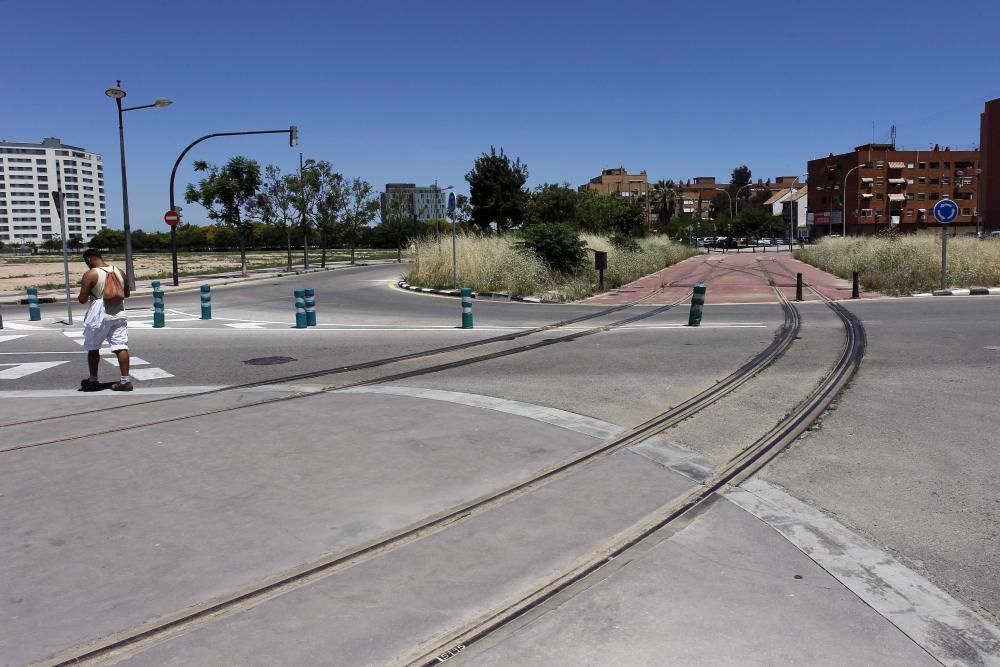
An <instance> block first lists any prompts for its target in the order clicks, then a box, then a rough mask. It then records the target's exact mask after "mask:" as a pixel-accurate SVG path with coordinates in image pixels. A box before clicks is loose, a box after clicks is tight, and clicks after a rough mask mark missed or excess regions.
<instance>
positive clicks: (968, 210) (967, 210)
mask: <svg viewBox="0 0 1000 667" xmlns="http://www.w3.org/2000/svg"><path fill="white" fill-rule="evenodd" d="M962 215H972V209H971V208H963V209H962Z"/></svg>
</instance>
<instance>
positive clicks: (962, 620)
mask: <svg viewBox="0 0 1000 667" xmlns="http://www.w3.org/2000/svg"><path fill="white" fill-rule="evenodd" d="M724 495H725V497H726V498H728V499H729V500H730V501H732V502H733V503H735V504H736V505H738V506H739V507H741V508H743V509H744V510H746V511H747V512H749V513H750V514H753V515H754V516H756V517H757V518H758V519H760V520H761V521H763V522H764V523H766V524H768V525H769V526H771V527H772V528H774V529H775V530H777V531H778V532H779V533H781V534H782V535H783V536H784V537H785V539H787V540H788V541H789V542H791V543H792V544H794V545H795V546H796V547H798V548H799V549H800V550H801V551H802V552H803V553H804V554H806V555H807V556H809V558H811V559H812V560H814V561H815V562H816V563H817V564H818V565H819V566H820V567H822V568H823V569H824V570H826V571H827V572H829V573H830V574H831V575H833V576H834V577H835V578H836V579H837V580H838V581H840V582H841V583H842V584H844V585H845V586H847V588H849V589H850V590H851V591H853V592H854V594H855V595H857V596H858V597H859V598H861V599H862V600H863V601H864V602H865V603H866V604H868V605H869V606H870V607H871V608H872V609H874V610H875V611H877V612H878V613H879V614H881V615H882V616H883V617H885V618H886V619H887V620H888V621H889V622H890V623H892V624H893V625H895V626H896V627H898V628H899V629H900V630H902V631H903V632H904V633H905V634H906V635H907V636H909V637H910V639H912V640H913V641H915V642H916V643H917V644H918V645H920V646H921V647H922V648H923V649H924V650H926V651H927V652H928V653H930V654H931V655H932V656H933V657H934V658H936V659H937V660H938V661H940V662H941V663H943V664H945V665H955V666H956V667H957V666H959V665H968V664H977V665H1000V630H998V629H997V628H996V627H994V626H993V625H991V624H990V623H988V622H987V621H986V620H985V619H983V618H982V617H981V616H979V615H978V614H976V613H975V612H973V611H972V610H970V609H969V608H967V607H966V606H964V605H963V604H962V603H961V602H959V601H958V600H956V599H954V598H953V597H951V596H950V595H948V594H947V593H946V592H944V591H943V590H941V589H940V588H938V587H937V586H935V585H934V584H932V583H931V582H930V581H928V580H927V579H926V578H924V577H922V576H921V575H919V574H917V573H916V572H914V571H912V570H910V569H909V568H907V567H905V566H904V565H903V564H902V563H900V562H899V561H897V560H896V559H895V558H893V557H892V556H891V555H889V554H888V553H886V552H885V551H883V550H882V549H879V548H878V547H877V546H876V545H874V544H873V543H871V542H869V541H868V540H866V539H864V538H862V537H861V536H859V535H856V534H855V533H853V532H851V531H850V530H848V529H847V528H846V527H845V526H843V525H842V524H841V523H839V522H837V521H836V520H834V519H832V518H830V517H829V516H827V515H826V514H823V513H822V512H820V511H819V510H817V509H815V508H813V507H810V506H809V505H807V504H805V503H803V502H802V501H800V500H798V499H796V498H793V497H792V496H790V495H788V494H787V493H785V492H784V491H781V490H780V489H778V488H776V487H774V486H772V485H770V484H768V483H767V482H764V481H762V480H757V479H752V480H749V481H747V482H745V483H744V484H743V485H742V486H741V487H739V488H736V489H733V490H731V491H728V492H726V493H725V494H724ZM970 654H972V655H970Z"/></svg>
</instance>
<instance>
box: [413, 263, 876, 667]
mask: <svg viewBox="0 0 1000 667" xmlns="http://www.w3.org/2000/svg"><path fill="white" fill-rule="evenodd" d="M760 268H761V271H762V272H763V273H764V274H765V276H766V277H767V278H768V280H769V281H770V282H771V285H772V288H773V289H774V291H775V294H776V295H777V296H778V298H779V300H780V301H781V303H782V304H783V305H786V306H789V307H791V308H792V309H793V310H794V306H791V304H789V303H788V301H787V299H786V298H785V297H784V296H783V295H782V293H781V291H780V289H779V288H777V287H775V286H774V283H773V279H772V278H771V276H770V273H769V272H768V271H767V269H765V268H764V267H760ZM809 289H811V290H812V291H813V292H814V293H815V294H816V295H817V296H818V297H819V298H820V300H821V301H823V302H824V303H825V304H826V305H827V306H828V307H829V308H831V310H833V311H834V313H835V314H836V315H837V316H838V317H839V318H840V320H841V323H842V325H843V328H844V346H843V349H842V351H841V355H840V357H839V358H838V360H837V362H836V363H835V364H834V365H833V366H832V368H831V369H830V371H829V372H828V373H827V374H826V376H825V377H824V378H823V380H822V381H821V382H820V383H819V384H818V385H817V386H816V387H815V388H814V389H813V391H812V392H810V394H809V395H808V396H807V397H806V398H805V399H804V400H803V401H802V402H801V403H799V405H798V406H797V407H796V408H794V409H793V410H792V411H791V412H790V413H789V414H788V415H786V416H785V417H784V418H783V419H782V420H781V421H780V422H778V424H776V425H775V426H774V428H772V429H771V430H770V431H768V432H767V433H765V434H764V435H763V436H761V437H760V438H758V439H757V440H756V441H755V442H754V443H753V444H751V445H750V446H749V447H747V448H746V449H744V450H743V451H742V452H740V453H739V454H737V455H736V456H734V457H733V458H732V459H730V460H729V461H728V462H726V463H725V464H724V465H723V466H721V467H720V468H719V469H718V470H717V471H716V472H715V473H714V474H713V475H712V477H711V478H709V479H708V480H706V481H704V482H701V483H698V484H697V485H696V486H695V487H694V488H692V489H691V490H689V491H687V492H686V493H684V494H682V495H680V496H679V497H677V498H675V499H673V500H672V501H670V502H668V503H667V504H665V505H664V506H662V507H661V508H660V510H658V511H656V512H653V513H652V514H650V515H648V516H647V517H646V518H645V519H644V520H642V521H641V522H639V523H637V524H635V525H634V526H633V528H632V529H631V530H630V531H629V532H628V533H627V534H625V535H624V536H619V537H618V539H617V540H615V541H614V542H610V543H607V544H605V546H604V547H603V548H601V549H599V550H597V551H595V552H593V553H592V554H590V555H589V557H587V558H586V559H584V561H583V562H582V563H581V562H577V563H576V564H575V565H573V566H571V567H569V568H567V569H565V570H564V571H563V572H561V573H559V574H558V575H557V576H555V577H551V578H550V579H549V580H548V582H546V583H545V584H543V585H541V586H538V587H536V588H535V589H534V590H532V591H529V592H528V593H527V594H525V595H524V596H523V597H521V598H520V599H519V600H517V601H516V602H514V603H511V604H508V605H507V606H505V607H503V608H500V609H494V610H492V611H491V612H489V613H487V614H484V615H482V616H481V617H480V618H478V619H477V620H476V621H474V622H472V623H469V624H467V625H466V626H464V627H462V628H458V629H453V630H452V631H451V632H450V633H448V634H446V635H443V636H439V637H438V638H437V639H436V640H434V641H432V642H429V643H427V644H425V645H423V646H421V647H418V648H417V649H416V650H415V651H414V652H413V653H411V654H410V655H409V656H406V657H404V659H402V660H401V661H399V662H398V664H404V665H410V666H420V667H430V666H431V665H439V664H441V663H442V662H445V661H446V660H450V659H451V658H453V657H455V656H457V655H461V654H462V653H463V652H464V651H465V650H466V649H467V648H468V647H470V646H472V645H474V644H476V643H477V642H481V641H483V640H486V639H487V638H489V637H490V636H491V635H493V634H494V633H496V632H498V631H500V630H501V629H502V628H505V627H507V626H508V625H510V624H511V623H513V622H515V621H517V620H518V619H521V618H523V617H525V616H526V615H528V614H530V613H531V612H533V611H534V610H536V609H539V608H540V607H541V606H542V605H544V604H545V603H546V602H548V601H550V600H552V599H553V598H555V597H556V596H558V595H559V594H561V593H563V592H565V591H567V590H568V589H570V588H571V587H575V586H579V585H581V584H582V583H583V582H584V581H585V580H587V579H588V578H590V577H593V576H595V575H596V574H597V573H598V571H599V570H601V568H603V567H604V566H605V565H607V564H608V563H610V562H612V561H613V560H615V559H618V558H621V557H623V556H626V555H627V554H628V552H629V551H630V550H633V549H636V548H637V547H639V546H640V545H642V544H644V543H645V542H646V541H648V540H650V539H652V538H654V536H656V535H662V533H663V531H665V530H667V529H669V528H670V527H671V525H672V524H675V523H679V522H680V521H681V520H683V519H685V518H687V517H689V516H691V515H693V514H694V513H695V512H696V511H698V510H699V509H700V508H702V507H703V506H705V505H706V504H707V503H708V502H710V501H711V500H713V499H714V498H716V497H717V494H718V493H719V492H720V491H723V490H725V489H726V488H728V487H733V486H738V485H739V484H741V483H743V482H744V481H746V480H747V479H749V478H750V477H752V476H753V475H755V474H756V473H757V472H759V471H760V470H761V469H762V468H763V467H764V466H766V465H767V464H768V463H769V462H770V461H771V460H773V459H774V458H775V457H776V456H778V455H779V454H780V453H781V452H782V451H784V450H785V449H786V448H787V447H788V446H789V445H791V444H792V443H793V442H794V441H795V440H796V439H797V438H798V437H799V436H801V435H802V433H804V432H805V430H806V429H807V428H808V427H809V425H811V424H812V423H813V422H814V421H815V420H816V419H817V418H819V416H820V415H822V414H823V412H824V411H825V410H826V409H827V408H828V407H829V406H830V403H831V402H832V401H833V400H834V398H835V397H836V396H837V395H838V394H839V393H840V391H842V390H843V389H844V388H845V387H846V386H847V384H848V383H849V381H850V379H851V377H853V375H854V373H855V372H856V371H857V369H858V367H859V366H860V363H861V360H862V358H863V356H864V352H865V347H866V336H865V330H864V326H863V325H862V324H861V321H860V320H859V319H858V318H857V317H856V316H855V315H854V314H853V313H851V312H850V311H848V310H847V309H846V308H844V307H842V306H841V305H840V304H838V303H836V302H834V301H832V300H831V299H829V298H827V297H826V296H825V295H823V294H822V293H821V292H820V291H819V290H817V289H815V288H814V287H813V286H812V285H809ZM796 312H797V311H796Z"/></svg>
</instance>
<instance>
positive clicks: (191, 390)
mask: <svg viewBox="0 0 1000 667" xmlns="http://www.w3.org/2000/svg"><path fill="white" fill-rule="evenodd" d="M228 388H229V387H228V386H227V385H222V384H207V385H172V386H159V387H157V386H149V387H147V386H146V385H137V386H136V388H135V393H132V394H129V395H130V396H135V395H136V393H140V395H150V396H174V395H182V394H201V393H203V392H206V391H218V390H220V389H228ZM322 390H323V385H318V384H315V385H304V384H273V385H261V386H257V387H247V388H245V389H239V390H238V391H245V392H248V393H254V394H266V393H271V394H288V393H294V394H314V393H318V392H321V391H322ZM112 395H119V394H117V392H112V391H101V392H95V393H84V392H81V391H80V390H78V389H13V390H10V391H0V398H73V397H76V398H84V397H87V398H89V397H92V396H112Z"/></svg>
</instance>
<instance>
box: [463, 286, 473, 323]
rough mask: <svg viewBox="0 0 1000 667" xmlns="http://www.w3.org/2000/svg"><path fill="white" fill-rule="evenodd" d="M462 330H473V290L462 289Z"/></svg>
mask: <svg viewBox="0 0 1000 667" xmlns="http://www.w3.org/2000/svg"><path fill="white" fill-rule="evenodd" d="M462 328H463V329H471V328H472V289H471V288H469V287H463V288H462Z"/></svg>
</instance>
